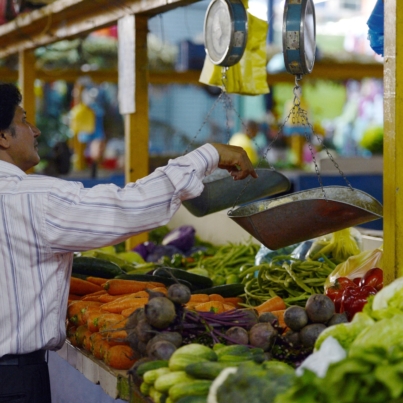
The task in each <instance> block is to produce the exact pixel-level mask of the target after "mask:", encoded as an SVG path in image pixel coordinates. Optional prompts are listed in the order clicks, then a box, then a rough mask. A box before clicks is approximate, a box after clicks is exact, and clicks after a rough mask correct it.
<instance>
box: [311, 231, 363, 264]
mask: <svg viewBox="0 0 403 403" xmlns="http://www.w3.org/2000/svg"><path fill="white" fill-rule="evenodd" d="M361 244H362V236H361V233H360V232H359V231H358V230H357V229H355V228H353V227H351V228H345V229H342V230H340V231H336V232H333V233H332V234H328V235H326V236H324V237H320V238H317V239H316V240H315V242H314V243H313V244H312V247H311V249H310V250H309V253H308V256H309V258H310V259H312V260H318V259H319V258H320V257H321V256H322V255H323V256H325V257H327V258H329V259H330V260H332V261H333V262H334V263H336V264H338V263H342V262H344V261H345V260H347V259H348V258H349V257H350V256H354V255H358V254H359V253H360V252H361Z"/></svg>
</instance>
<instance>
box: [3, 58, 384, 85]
mask: <svg viewBox="0 0 403 403" xmlns="http://www.w3.org/2000/svg"><path fill="white" fill-rule="evenodd" d="M82 76H89V77H91V79H92V81H94V82H96V83H101V82H105V81H107V82H115V83H116V82H117V80H118V73H117V71H116V70H94V71H88V72H83V71H80V70H72V69H63V70H36V73H35V77H36V78H38V79H40V80H43V81H45V82H49V81H56V80H65V81H68V82H73V83H74V82H75V81H77V79H78V78H80V77H82ZM366 77H368V78H369V77H371V78H379V79H382V78H383V64H382V63H368V64H362V63H330V62H317V63H316V64H315V67H314V69H313V71H312V73H311V74H309V75H307V76H305V77H304V81H305V80H307V81H308V80H335V81H338V80H339V81H344V80H362V79H363V78H366ZM0 78H1V81H7V82H11V81H16V80H17V78H18V72H17V71H13V70H10V69H6V68H0ZM199 78H200V71H199V70H188V71H182V72H177V71H150V72H149V82H150V83H151V84H156V85H167V84H180V85H199V86H202V85H204V84H202V83H200V82H199ZM267 82H268V84H269V85H274V84H278V83H284V82H289V83H293V82H294V76H292V75H291V74H288V73H278V74H268V75H267Z"/></svg>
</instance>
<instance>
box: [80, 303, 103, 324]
mask: <svg viewBox="0 0 403 403" xmlns="http://www.w3.org/2000/svg"><path fill="white" fill-rule="evenodd" d="M100 311H101V309H100V307H99V306H88V307H87V308H83V309H82V310H81V312H80V313H79V314H77V316H76V322H75V323H76V324H77V325H78V326H80V325H86V324H87V321H88V316H89V315H90V314H91V313H92V312H100Z"/></svg>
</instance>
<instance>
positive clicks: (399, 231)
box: [383, 0, 403, 283]
mask: <svg viewBox="0 0 403 403" xmlns="http://www.w3.org/2000/svg"><path fill="white" fill-rule="evenodd" d="M384 6H385V12H384V18H385V22H384V27H385V40H384V154H383V155H384V158H383V159H384V173H383V181H384V184H383V199H384V206H383V212H384V217H383V230H384V231H383V232H384V276H385V283H390V282H391V281H393V280H394V279H395V278H396V277H400V276H402V275H403V168H402V167H403V142H402V140H401V137H402V127H403V93H402V91H400V90H401V89H402V87H403V70H402V68H401V66H402V65H403V4H402V2H401V1H400V0H385V2H384Z"/></svg>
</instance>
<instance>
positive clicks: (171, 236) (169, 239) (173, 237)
mask: <svg viewBox="0 0 403 403" xmlns="http://www.w3.org/2000/svg"><path fill="white" fill-rule="evenodd" d="M195 236H196V230H195V229H194V228H193V227H192V226H191V225H182V226H180V227H178V228H176V229H174V230H173V231H171V232H169V233H168V234H167V235H166V236H165V237H164V239H163V240H162V242H161V243H162V245H171V246H175V247H177V248H179V249H180V250H181V251H182V252H186V251H188V250H189V249H191V248H192V246H193V245H194V243H195Z"/></svg>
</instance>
